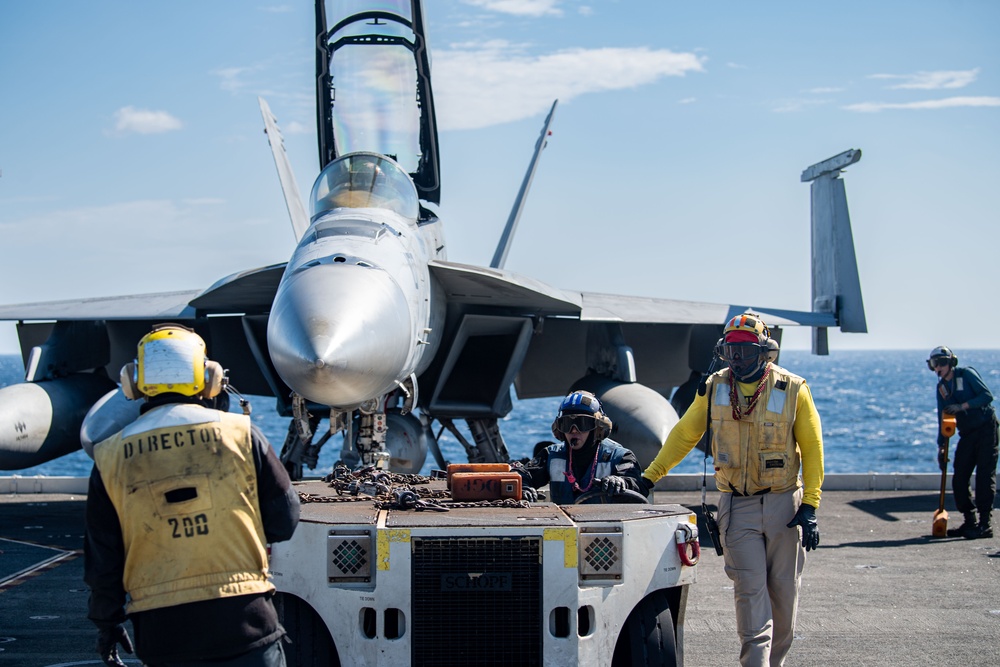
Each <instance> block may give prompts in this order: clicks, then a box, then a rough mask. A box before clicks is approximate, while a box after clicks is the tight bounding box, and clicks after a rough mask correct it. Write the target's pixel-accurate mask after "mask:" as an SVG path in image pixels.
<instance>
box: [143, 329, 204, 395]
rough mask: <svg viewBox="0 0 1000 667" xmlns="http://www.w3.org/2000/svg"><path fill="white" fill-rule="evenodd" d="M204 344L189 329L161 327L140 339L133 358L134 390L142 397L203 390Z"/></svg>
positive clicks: (187, 393) (193, 393)
mask: <svg viewBox="0 0 1000 667" xmlns="http://www.w3.org/2000/svg"><path fill="white" fill-rule="evenodd" d="M205 362H206V358H205V341H204V340H202V338H201V336H199V335H198V334H196V333H195V332H194V331H193V330H192V329H188V328H187V327H185V326H181V325H179V324H162V325H159V326H157V327H155V328H154V329H153V330H152V331H150V332H149V333H148V334H146V335H145V336H143V337H142V339H141V340H140V341H139V351H138V356H137V357H136V365H135V372H136V388H137V389H138V390H139V392H141V393H142V394H144V395H146V396H156V395H158V394H165V393H174V394H182V395H184V396H196V395H198V394H201V393H202V392H203V391H204V390H205V385H206V382H207V379H206V376H205Z"/></svg>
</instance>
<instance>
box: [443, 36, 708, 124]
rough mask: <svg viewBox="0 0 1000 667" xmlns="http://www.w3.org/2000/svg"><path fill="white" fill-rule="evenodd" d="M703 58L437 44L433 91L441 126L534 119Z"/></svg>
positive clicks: (697, 67) (640, 51)
mask: <svg viewBox="0 0 1000 667" xmlns="http://www.w3.org/2000/svg"><path fill="white" fill-rule="evenodd" d="M704 62H705V59H704V58H703V57H700V56H696V55H694V54H692V53H675V52H673V51H668V50H666V49H650V48H647V47H638V48H600V49H570V50H566V51H559V52H556V53H551V54H547V55H541V56H529V55H524V54H520V53H517V52H515V51H514V50H512V48H511V45H510V44H507V43H505V42H498V41H494V42H491V43H489V44H486V45H483V46H481V47H479V48H471V47H464V48H455V47H454V46H453V47H452V48H451V49H449V50H447V51H438V52H437V53H436V54H435V56H434V68H435V69H434V95H435V97H436V101H437V110H438V123H439V126H440V128H441V129H442V130H456V129H473V128H479V127H489V126H491V125H498V124H500V123H508V122H511V121H516V120H520V119H522V118H529V117H531V116H534V115H536V114H539V113H542V112H544V111H546V110H547V109H548V108H549V106H551V104H552V100H553V99H555V98H558V99H559V101H561V102H564V103H565V102H568V101H569V100H571V99H573V98H575V97H577V96H579V95H582V94H584V93H595V92H604V91H609V90H623V89H628V88H635V87H637V86H642V85H646V84H650V83H654V82H656V81H657V80H659V79H660V78H662V77H665V76H684V75H685V74H687V73H688V72H701V71H703V67H702V65H703V63H704Z"/></svg>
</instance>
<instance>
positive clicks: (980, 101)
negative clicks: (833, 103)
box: [843, 97, 1000, 113]
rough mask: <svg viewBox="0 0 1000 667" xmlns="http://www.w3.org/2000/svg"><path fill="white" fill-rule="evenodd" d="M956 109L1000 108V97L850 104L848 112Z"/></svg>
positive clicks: (847, 107) (846, 107)
mask: <svg viewBox="0 0 1000 667" xmlns="http://www.w3.org/2000/svg"><path fill="white" fill-rule="evenodd" d="M954 107H1000V97H946V98H944V99H941V100H924V101H921V102H900V103H891V102H860V103H858V104H849V105H847V106H845V107H843V108H844V109H846V110H847V111H860V112H864V113H874V112H877V111H884V110H885V109H951V108H954Z"/></svg>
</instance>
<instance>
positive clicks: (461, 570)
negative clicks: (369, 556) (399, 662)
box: [410, 538, 542, 667]
mask: <svg viewBox="0 0 1000 667" xmlns="http://www.w3.org/2000/svg"><path fill="white" fill-rule="evenodd" d="M410 544H411V548H412V550H413V569H412V581H413V583H412V590H413V597H412V604H413V609H412V611H411V616H412V619H413V635H412V639H413V664H414V665H415V666H419V665H434V666H435V667H449V666H452V665H454V666H455V667H467V666H468V665H476V666H477V667H479V666H482V665H518V667H522V666H523V667H527V666H529V665H540V664H542V660H541V655H542V618H541V611H542V605H541V600H542V558H541V541H540V539H539V538H503V539H501V538H490V539H475V538H469V539H454V538H437V539H435V538H414V539H413V540H412V541H411V543H410Z"/></svg>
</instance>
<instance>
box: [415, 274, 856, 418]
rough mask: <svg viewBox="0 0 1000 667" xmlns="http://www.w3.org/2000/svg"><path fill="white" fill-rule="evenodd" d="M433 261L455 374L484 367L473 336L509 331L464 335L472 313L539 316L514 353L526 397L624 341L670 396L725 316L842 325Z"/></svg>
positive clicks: (551, 390) (565, 383)
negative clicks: (468, 342)
mask: <svg viewBox="0 0 1000 667" xmlns="http://www.w3.org/2000/svg"><path fill="white" fill-rule="evenodd" d="M430 267H431V271H432V272H433V274H434V276H435V278H436V279H437V280H438V282H439V283H440V285H441V286H442V287H443V288H444V290H445V294H446V301H447V304H448V310H449V319H450V321H451V322H452V323H453V324H452V325H451V327H450V331H449V332H448V333H446V335H445V337H446V340H447V341H448V344H447V345H445V346H443V347H444V349H445V350H451V351H452V352H451V354H453V355H454V360H453V361H452V362H449V361H445V362H444V364H443V366H444V368H450V370H451V372H452V373H453V374H454V373H456V372H457V373H459V374H461V373H462V372H463V371H462V370H461V368H460V366H461V365H462V364H463V363H466V364H472V365H476V364H483V363H484V360H483V358H482V357H480V356H477V355H476V354H471V353H470V354H468V355H465V354H461V353H458V352H455V350H460V349H461V346H462V345H463V344H464V343H465V340H464V339H465V338H467V337H469V336H474V335H476V334H477V333H481V335H493V336H496V335H501V334H500V332H501V331H502V330H503V327H502V326H499V325H497V326H498V328H497V329H496V330H484V327H488V326H489V325H487V324H483V323H482V322H479V323H477V324H475V325H474V326H473V325H470V326H469V327H468V329H469V330H470V331H471V332H473V333H469V334H463V332H462V328H463V325H462V323H461V322H462V320H463V319H464V318H466V317H469V318H480V319H481V318H484V317H489V318H494V319H495V320H501V319H506V320H508V321H514V320H517V319H518V318H523V319H525V320H527V321H530V328H531V335H530V337H529V342H528V343H526V351H525V352H524V356H523V359H521V360H520V363H518V362H517V360H516V359H512V361H511V368H510V371H511V372H512V373H516V376H515V378H514V384H515V387H516V390H517V395H518V397H519V398H522V399H523V398H539V397H545V396H558V395H561V394H563V393H565V391H566V389H567V387H569V386H571V385H572V383H573V382H574V381H576V380H578V379H579V378H581V377H583V376H584V375H586V374H587V373H588V372H589V371H591V370H592V369H594V368H597V367H600V365H601V364H602V363H608V358H609V354H610V355H611V356H614V355H613V354H611V353H610V352H609V350H611V349H613V348H615V347H616V346H617V345H619V344H621V345H626V346H627V347H628V348H630V349H631V352H632V357H633V359H634V362H635V372H636V379H637V380H638V381H639V382H641V383H642V384H644V385H646V386H648V387H651V388H653V389H656V390H657V391H662V392H669V391H670V389H671V388H672V387H675V386H677V385H679V384H681V383H682V382H683V381H684V380H686V379H687V377H688V374H689V373H690V369H692V368H694V369H699V368H700V369H705V368H707V366H708V364H709V362H710V361H711V354H712V350H713V348H714V346H715V343H716V341H717V340H718V338H719V337H720V336H721V335H722V328H723V326H724V325H725V322H726V321H727V320H728V319H730V318H731V317H732V316H733V315H735V314H737V313H741V312H744V311H746V310H747V309H751V310H754V311H756V312H757V313H759V314H760V315H761V316H762V317H763V318H764V320H765V321H766V322H767V323H768V324H769V325H770V326H772V327H773V328H774V329H775V332H774V333H775V336H776V337H779V338H780V329H781V327H784V326H812V327H833V326H836V325H837V322H836V318H835V316H834V315H833V314H832V313H813V312H806V311H793V310H784V309H773V308H765V307H760V306H757V305H756V304H745V305H743V304H720V303H706V302H699V301H683V300H677V299H659V298H648V297H638V296H626V295H620V294H602V293H595V292H578V291H569V290H562V289H558V288H555V287H552V286H550V285H547V284H545V283H542V282H540V281H538V280H534V279H532V278H529V277H526V276H522V275H518V274H516V273H512V272H510V271H505V270H501V269H493V268H487V267H481V266H471V265H466V264H457V263H454V262H445V261H434V262H431V264H430ZM471 349H473V348H471V347H470V350H471ZM456 367H457V368H458V370H457V371H456ZM468 372H470V373H474V371H471V370H470V371H468ZM443 374H444V371H442V375H443ZM479 375H480V377H481V375H482V374H481V373H479ZM431 377H432V378H433V377H434V373H431ZM436 382H439V383H446V382H447V378H442V379H438V380H436ZM500 384H502V383H500ZM445 393H447V392H445Z"/></svg>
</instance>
